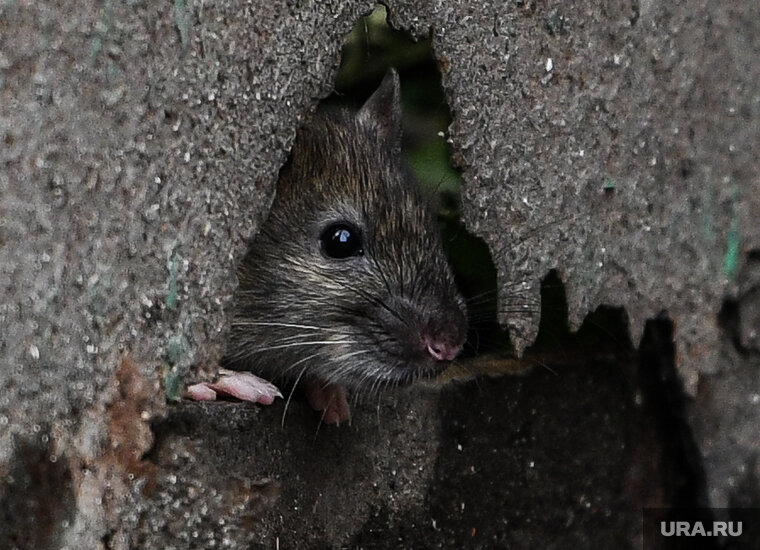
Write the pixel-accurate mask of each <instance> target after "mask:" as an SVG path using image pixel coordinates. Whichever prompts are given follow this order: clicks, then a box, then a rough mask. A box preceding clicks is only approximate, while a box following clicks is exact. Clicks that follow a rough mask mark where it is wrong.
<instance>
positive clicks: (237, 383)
mask: <svg viewBox="0 0 760 550" xmlns="http://www.w3.org/2000/svg"><path fill="white" fill-rule="evenodd" d="M219 374H221V377H220V378H219V380H218V381H217V382H215V383H211V382H201V383H199V384H193V385H191V386H189V387H188V388H187V391H186V392H185V395H184V397H185V398H186V399H191V400H193V401H215V400H216V399H217V397H219V396H224V397H227V396H229V397H235V398H237V399H240V400H242V401H250V402H251V403H261V404H262V405H271V404H272V402H274V400H275V397H282V394H281V393H280V390H278V389H277V386H275V385H274V384H272V383H270V382H267V381H266V380H264V379H263V378H259V377H258V376H256V375H254V374H251V373H250V372H243V371H233V370H227V369H220V370H219Z"/></svg>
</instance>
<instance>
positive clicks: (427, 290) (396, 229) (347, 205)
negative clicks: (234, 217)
mask: <svg viewBox="0 0 760 550" xmlns="http://www.w3.org/2000/svg"><path fill="white" fill-rule="evenodd" d="M400 140H401V124H400V106H399V84H398V77H397V75H396V73H395V72H393V71H392V72H390V73H389V74H388V75H387V76H386V77H385V79H384V80H383V83H382V84H381V86H380V88H379V89H378V90H377V91H376V92H375V93H374V94H373V95H372V97H370V99H369V100H368V101H367V103H366V104H365V105H364V106H363V107H362V108H361V109H360V110H359V112H358V113H356V114H351V113H344V112H338V113H332V114H329V115H318V116H316V117H315V119H314V120H313V121H312V124H311V125H309V126H308V127H306V128H304V129H303V130H302V131H301V132H299V134H298V136H297V138H296V141H295V144H294V146H293V151H292V154H291V158H290V160H289V162H288V164H287V165H286V166H285V167H284V168H283V170H282V171H281V173H280V180H279V183H278V186H277V195H276V198H275V200H274V203H273V205H272V209H271V211H270V214H269V217H268V219H267V220H266V221H265V222H264V224H263V226H262V228H261V232H260V234H259V235H258V236H257V237H256V238H255V240H254V242H253V243H252V246H251V249H250V251H249V253H248V255H247V256H246V258H245V259H244V261H243V263H242V265H241V268H240V271H239V278H240V290H239V295H238V301H237V311H236V315H235V320H234V322H233V327H232V336H231V345H230V349H229V352H228V356H227V360H228V362H231V363H236V364H238V365H239V364H240V363H244V366H245V368H248V369H251V370H254V371H256V372H262V373H264V374H267V375H269V376H271V377H273V378H278V377H279V378H280V379H291V380H292V379H296V378H300V377H302V376H305V377H310V378H317V379H319V380H322V381H324V382H332V383H338V384H345V385H347V386H349V387H358V386H361V385H364V384H366V385H367V387H368V388H374V387H378V386H380V385H382V384H399V383H406V382H411V381H412V380H414V379H416V378H419V377H422V376H429V375H432V374H435V373H437V372H438V371H440V370H441V369H442V367H443V366H444V365H445V362H446V361H447V360H451V359H453V358H454V357H455V356H456V355H457V353H458V351H459V350H460V348H461V346H462V344H463V342H464V339H465V335H466V315H465V308H464V302H463V300H462V298H461V297H460V295H459V294H458V292H457V290H456V287H455V285H454V279H453V276H452V273H451V270H450V268H449V266H448V264H447V262H446V259H445V256H444V253H443V249H442V247H441V242H440V236H439V233H438V224H437V220H436V216H435V214H434V212H433V210H432V209H431V207H430V205H429V204H428V201H427V200H426V198H425V197H424V196H423V195H422V194H421V193H420V191H419V189H418V188H417V185H416V182H414V180H413V177H412V175H411V173H410V171H409V169H408V168H407V166H406V165H405V163H404V161H403V160H402V157H401V144H400Z"/></svg>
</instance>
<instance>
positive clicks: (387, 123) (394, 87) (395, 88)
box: [356, 68, 401, 148]
mask: <svg viewBox="0 0 760 550" xmlns="http://www.w3.org/2000/svg"><path fill="white" fill-rule="evenodd" d="M356 117H357V120H358V121H359V122H360V123H362V124H367V125H369V126H374V127H375V128H377V132H378V134H379V137H380V139H381V140H383V141H386V142H388V143H391V144H392V145H393V147H394V148H396V147H401V88H400V86H399V83H398V73H397V72H396V69H393V68H391V69H390V70H389V71H388V72H387V73H386V74H385V77H384V78H383V81H382V82H381V83H380V86H379V87H378V89H377V90H375V92H374V93H373V94H372V95H371V96H370V98H369V99H368V100H367V101H366V103H365V104H364V105H363V106H362V108H361V109H359V112H358V114H357V115H356Z"/></svg>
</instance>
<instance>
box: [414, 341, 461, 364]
mask: <svg viewBox="0 0 760 550" xmlns="http://www.w3.org/2000/svg"><path fill="white" fill-rule="evenodd" d="M422 343H423V345H424V346H425V349H426V350H427V352H428V353H429V354H430V356H431V357H432V358H433V359H435V360H436V361H451V360H452V359H454V358H455V357H456V356H457V354H458V353H459V350H461V349H462V346H461V345H460V344H454V343H451V342H449V341H447V340H446V339H444V338H440V337H437V338H436V337H433V336H429V335H425V336H423V337H422Z"/></svg>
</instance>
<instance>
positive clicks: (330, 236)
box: [319, 223, 364, 260]
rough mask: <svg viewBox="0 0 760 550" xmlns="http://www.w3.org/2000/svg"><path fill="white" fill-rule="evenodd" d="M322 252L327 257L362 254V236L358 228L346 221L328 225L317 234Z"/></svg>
mask: <svg viewBox="0 0 760 550" xmlns="http://www.w3.org/2000/svg"><path fill="white" fill-rule="evenodd" d="M319 241H320V242H321V243H322V252H324V254H325V255H326V256H328V257H329V258H335V259H338V260H340V259H343V258H348V257H350V256H361V255H363V254H364V246H363V243H362V236H361V233H360V232H359V230H358V229H357V228H356V227H354V226H353V225H350V224H347V223H334V224H331V225H328V226H327V227H326V228H325V230H324V231H322V234H321V235H320V236H319Z"/></svg>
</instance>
